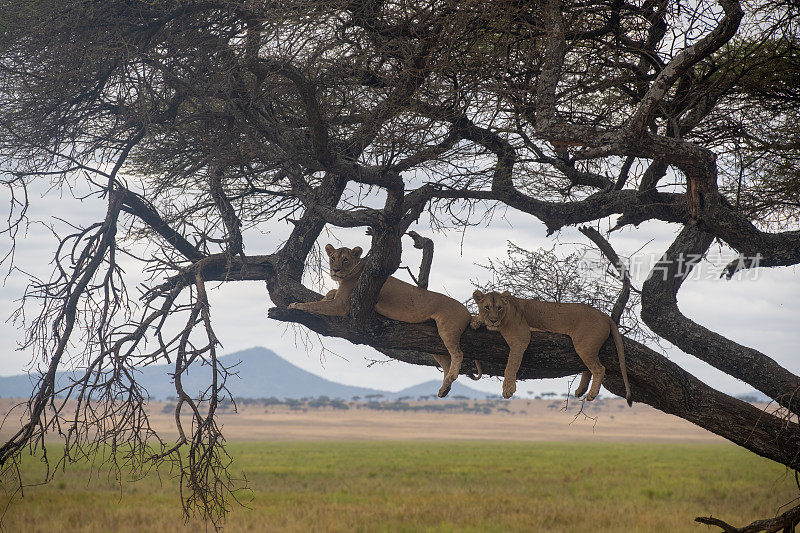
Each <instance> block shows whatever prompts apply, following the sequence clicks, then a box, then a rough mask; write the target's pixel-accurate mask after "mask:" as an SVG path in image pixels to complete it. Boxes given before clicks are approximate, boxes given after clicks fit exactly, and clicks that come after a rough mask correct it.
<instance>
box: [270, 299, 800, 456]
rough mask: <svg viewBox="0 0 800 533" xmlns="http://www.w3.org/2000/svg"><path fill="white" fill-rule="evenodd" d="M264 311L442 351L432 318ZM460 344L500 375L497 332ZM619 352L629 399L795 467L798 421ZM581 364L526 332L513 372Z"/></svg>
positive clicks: (358, 339) (418, 358)
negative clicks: (358, 319) (368, 320)
mask: <svg viewBox="0 0 800 533" xmlns="http://www.w3.org/2000/svg"><path fill="white" fill-rule="evenodd" d="M269 316H270V318H273V319H275V320H281V321H284V322H297V323H301V324H303V325H305V326H306V327H308V328H309V329H311V330H313V331H315V332H317V333H319V334H321V335H325V336H333V337H340V338H344V339H347V340H349V341H350V342H353V343H354V344H367V345H369V346H373V347H378V348H391V349H402V350H412V351H416V352H417V354H416V355H414V352H404V353H405V355H403V356H402V357H404V359H402V360H404V361H405V362H408V363H412V364H422V365H429V366H432V365H433V364H434V361H433V359H432V358H430V357H426V356H425V355H424V352H429V353H437V354H446V353H447V349H446V348H445V346H444V344H443V343H442V341H441V339H440V338H439V335H438V333H437V331H436V326H435V325H434V324H433V323H432V322H426V323H423V324H406V323H401V322H395V321H392V320H388V319H385V318H382V317H379V318H378V319H377V322H376V324H375V325H373V326H371V327H369V328H364V327H361V326H360V325H359V326H357V325H356V324H355V323H354V322H353V320H352V319H350V318H347V317H329V316H322V315H313V314H310V313H305V312H303V311H300V310H296V309H286V308H272V309H270V310H269ZM461 347H462V349H463V350H464V354H465V358H468V359H469V358H471V359H475V360H478V361H480V362H481V364H482V367H483V371H484V373H485V374H488V375H494V376H501V375H503V372H504V369H505V363H506V359H507V358H508V347H507V346H506V344H505V342H504V341H503V339H502V337H501V336H500V334H499V333H496V332H489V331H486V330H485V329H483V328H482V329H480V330H477V331H472V330H470V329H467V331H465V332H464V334H463V335H462V337H461ZM406 357H407V358H406ZM625 357H626V360H627V369H628V376H629V378H630V385H631V390H632V393H633V399H634V401H637V402H643V403H647V404H649V405H652V406H653V407H655V408H657V409H659V410H661V411H664V412H666V413H670V414H674V415H676V416H680V417H681V418H684V419H686V420H689V421H690V422H693V423H694V424H697V425H699V426H701V427H703V428H706V429H708V430H709V431H712V432H714V433H716V434H718V435H721V436H723V437H725V438H726V439H728V440H731V441H733V442H735V443H736V444H739V445H740V446H743V447H745V448H747V449H748V450H751V451H752V452H754V453H757V454H759V455H761V456H764V457H767V458H769V459H772V460H774V461H777V462H779V463H781V464H784V465H786V466H789V467H790V468H798V467H800V456H798V453H797V452H798V450H800V427H798V425H797V424H794V423H792V422H787V421H786V420H783V419H780V418H777V417H775V416H771V415H768V414H765V413H764V412H763V411H761V410H760V409H758V408H756V407H754V406H752V405H750V404H748V403H746V402H743V401H740V400H737V399H734V398H731V397H730V396H727V395H725V394H722V393H721V392H718V391H716V390H714V389H712V388H711V387H709V386H707V385H705V384H704V383H702V382H701V381H699V380H698V379H697V378H695V377H694V376H692V375H691V374H689V373H687V372H685V371H684V370H683V369H681V368H680V367H678V366H677V365H676V364H674V363H672V362H671V361H669V360H668V359H666V358H665V357H663V356H662V355H660V354H658V353H656V352H655V351H653V350H651V349H649V348H647V347H646V346H644V345H642V344H639V343H637V342H635V341H632V340H630V339H625ZM600 358H601V362H602V363H603V364H604V365H605V366H606V369H607V370H606V379H605V381H604V385H605V386H606V388H608V390H610V391H611V392H613V393H614V394H617V395H624V393H625V392H624V391H625V387H624V384H623V382H622V376H621V375H620V373H619V372H620V371H619V362H618V360H617V356H616V350H615V348H614V346H613V342H612V341H611V340H610V339H609V341H608V342H606V344H605V345H604V346H603V349H602V350H601V352H600ZM582 370H583V367H582V364H581V362H580V359H579V358H578V356H577V354H576V353H575V350H574V348H573V347H572V343H571V341H570V339H569V337H566V336H564V335H558V334H555V333H543V332H532V333H531V344H530V346H529V347H528V350H527V351H526V352H525V356H524V358H523V361H522V366H521V367H520V371H519V374H518V376H519V378H520V379H534V378H552V377H561V376H568V375H572V374H577V373H579V372H581V371H582Z"/></svg>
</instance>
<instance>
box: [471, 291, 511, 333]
mask: <svg viewBox="0 0 800 533" xmlns="http://www.w3.org/2000/svg"><path fill="white" fill-rule="evenodd" d="M472 297H473V298H474V299H475V303H476V304H478V313H479V314H480V316H481V320H483V323H484V324H486V329H488V330H489V331H497V328H499V327H500V325H501V324H502V323H503V320H504V319H505V318H506V313H507V311H508V308H509V307H510V306H511V293H509V292H508V291H505V292H504V293H503V294H500V293H499V292H494V291H492V292H487V293H486V294H484V293H482V292H481V291H475V292H473V293H472Z"/></svg>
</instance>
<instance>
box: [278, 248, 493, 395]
mask: <svg viewBox="0 0 800 533" xmlns="http://www.w3.org/2000/svg"><path fill="white" fill-rule="evenodd" d="M325 252H327V254H328V259H329V262H330V268H331V272H330V274H331V278H332V279H333V280H334V281H338V282H339V289H338V290H333V291H329V292H328V294H326V295H325V298H323V299H322V300H320V301H318V302H308V303H300V302H295V303H293V304H291V305H289V307H290V308H291V309H302V310H304V311H309V312H311V313H317V314H320V315H332V316H344V315H346V314H347V312H348V311H349V310H350V295H351V294H352V293H353V289H354V288H355V286H356V283H357V281H358V277H359V276H360V275H361V272H362V271H363V270H364V260H363V259H361V253H362V252H363V250H362V249H361V248H360V247H358V246H356V247H355V248H353V249H352V250H351V249H350V248H334V247H333V246H332V245H330V244H328V245H326V246H325ZM375 311H377V312H378V313H379V314H381V315H383V316H385V317H387V318H391V319H392V320H399V321H401V322H410V323H412V324H416V323H419V322H425V321H426V320H430V319H433V320H435V321H436V327H437V329H438V330H439V337H441V338H442V341H443V342H444V345H445V347H447V351H448V352H450V355H449V356H447V355H438V354H432V355H433V357H434V359H436V362H437V363H439V366H441V367H442V370H443V371H444V380H443V382H442V388H440V389H439V397H440V398H443V397H445V396H447V393H448V392H450V386H451V385H452V384H453V381H455V380H456V379H457V378H458V373H459V371H460V370H461V362H462V360H463V358H464V353H463V352H462V351H461V347H460V345H459V341H460V340H461V334H462V333H464V330H465V329H467V326H468V325H469V323H470V319H471V317H470V314H469V311H467V308H466V307H464V305H463V304H462V303H461V302H459V301H457V300H454V299H453V298H450V297H449V296H445V295H444V294H439V293H438V292H433V291H429V290H425V289H421V288H419V287H415V286H414V285H411V284H409V283H406V282H405V281H402V280H399V279H397V278H394V277H392V276H389V277H388V278H386V282H385V283H384V284H383V287H381V292H380V294H379V295H378V302H377V303H376V304H375ZM478 369H479V371H480V367H478Z"/></svg>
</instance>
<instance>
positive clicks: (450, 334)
mask: <svg viewBox="0 0 800 533" xmlns="http://www.w3.org/2000/svg"><path fill="white" fill-rule="evenodd" d="M468 324H469V313H467V314H466V318H464V317H450V320H448V321H445V320H436V328H437V329H438V330H439V337H441V338H442V342H443V343H444V346H445V348H447V351H448V352H450V357H449V358H448V359H450V368H449V369H448V370H447V371H446V372H445V374H444V380H443V381H442V388H440V389H439V398H444V397H445V396H447V393H448V392H450V387H451V386H452V385H453V382H454V381H455V380H456V379H458V373H459V372H460V371H461V362H462V361H463V360H464V352H462V351H461V334H462V333H463V332H464V330H465V329H467V325H468ZM442 369H444V367H442Z"/></svg>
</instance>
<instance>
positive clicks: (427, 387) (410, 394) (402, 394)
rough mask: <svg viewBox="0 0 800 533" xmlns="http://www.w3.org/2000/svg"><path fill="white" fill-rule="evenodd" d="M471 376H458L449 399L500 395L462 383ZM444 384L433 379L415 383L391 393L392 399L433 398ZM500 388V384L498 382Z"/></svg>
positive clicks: (478, 398) (477, 398) (483, 397)
mask: <svg viewBox="0 0 800 533" xmlns="http://www.w3.org/2000/svg"><path fill="white" fill-rule="evenodd" d="M467 379H469V378H466V377H464V376H461V377H459V378H458V381H456V382H455V383H453V386H452V387H451V388H450V393H449V394H448V395H447V398H448V399H451V400H452V399H457V398H456V397H457V396H462V397H467V398H469V399H470V400H484V399H486V397H487V396H490V397H494V396H496V397H497V398H499V397H500V396H499V395H492V394H490V393H487V392H483V391H479V390H475V389H472V388H470V387H468V386H466V385H463V384H461V383H460V382H461V380H464V381H466V380H467ZM441 386H442V382H441V381H436V380H431V381H426V382H425V383H420V384H419V385H413V386H411V387H408V388H406V389H403V390H401V391H398V392H394V393H391V396H390V399H392V400H397V399H399V398H406V399H409V400H411V399H414V400H416V399H418V398H421V397H423V396H429V397H431V398H433V397H435V396H436V394H437V393H438V392H439V387H441ZM498 388H499V384H498Z"/></svg>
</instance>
